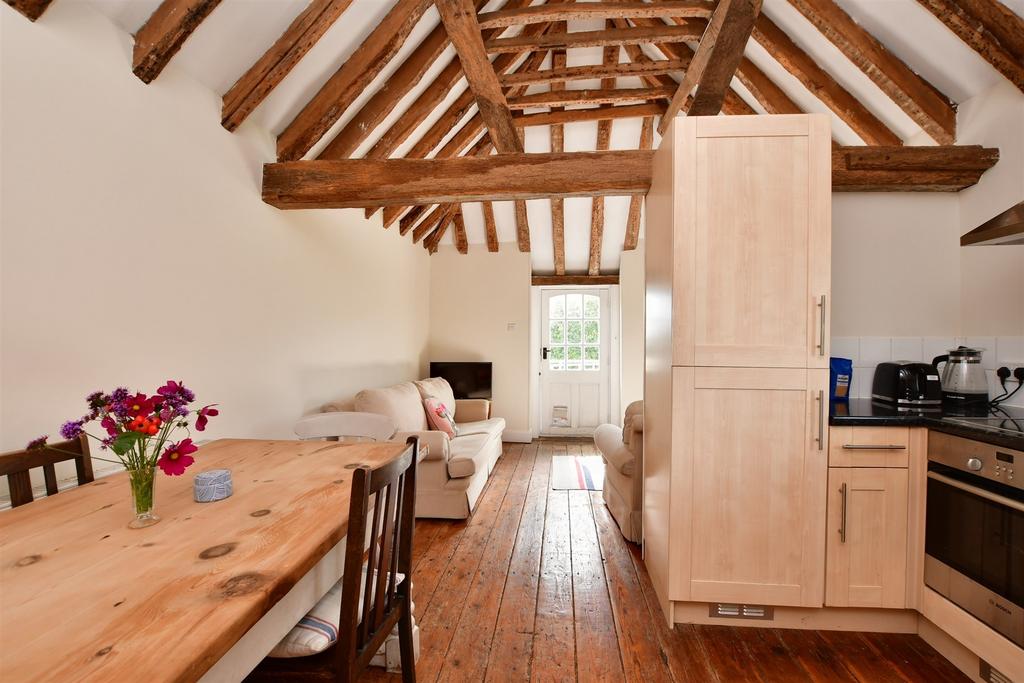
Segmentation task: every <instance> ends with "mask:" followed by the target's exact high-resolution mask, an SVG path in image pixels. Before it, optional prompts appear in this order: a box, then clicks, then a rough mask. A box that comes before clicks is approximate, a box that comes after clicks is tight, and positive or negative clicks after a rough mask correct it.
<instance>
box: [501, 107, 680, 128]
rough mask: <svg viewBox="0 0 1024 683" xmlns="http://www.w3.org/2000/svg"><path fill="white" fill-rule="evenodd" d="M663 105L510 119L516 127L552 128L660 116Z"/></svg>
mask: <svg viewBox="0 0 1024 683" xmlns="http://www.w3.org/2000/svg"><path fill="white" fill-rule="evenodd" d="M664 111H665V105H664V104H660V103H650V104H627V105H623V106H619V107H591V108H589V109H560V108H554V109H552V110H551V111H546V112H537V113H535V114H516V115H514V116H513V117H512V120H513V121H515V124H516V126H518V127H523V128H529V127H530V126H553V125H559V124H563V123H575V122H577V121H604V120H608V119H634V118H643V117H645V116H661V114H662V112H664Z"/></svg>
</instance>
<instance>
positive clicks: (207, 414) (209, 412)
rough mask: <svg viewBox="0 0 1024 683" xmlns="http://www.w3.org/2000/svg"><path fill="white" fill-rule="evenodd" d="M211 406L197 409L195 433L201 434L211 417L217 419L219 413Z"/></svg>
mask: <svg viewBox="0 0 1024 683" xmlns="http://www.w3.org/2000/svg"><path fill="white" fill-rule="evenodd" d="M215 405H217V404H216V403H215V404H213V405H208V406H204V407H202V408H200V409H199V416H198V417H196V431H197V432H202V431H205V430H206V423H207V422H209V421H210V418H211V417H217V416H218V415H220V411H219V410H217V409H216V408H215V407H214V406H215Z"/></svg>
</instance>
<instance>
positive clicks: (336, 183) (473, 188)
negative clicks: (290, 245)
mask: <svg viewBox="0 0 1024 683" xmlns="http://www.w3.org/2000/svg"><path fill="white" fill-rule="evenodd" d="M652 159H653V152H650V151H643V150H637V151H610V152H569V153H565V152H563V153H559V154H556V153H550V154H500V155H495V156H482V157H456V158H453V159H387V160H377V159H343V160H338V161H321V160H315V161H292V162H280V163H275V164H266V165H264V167H263V200H264V201H265V202H267V203H268V204H271V205H273V206H276V207H278V208H280V209H344V208H353V207H367V206H394V205H410V206H411V205H417V204H453V203H454V204H458V203H462V202H478V201H507V200H526V199H544V198H551V197H594V196H616V195H634V194H645V193H646V192H647V190H648V189H649V188H650V183H651V173H652V167H651V162H652ZM998 159H999V150H997V149H992V148H986V147H981V146H934V147H901V146H892V147H865V146H853V147H834V148H833V150H832V188H833V190H835V191H841V192H842V191H847V192H857V191H861V192H903V191H931V192H935V191H957V190H961V189H963V188H965V187H969V186H970V185H973V184H974V183H976V182H978V179H979V178H980V177H981V175H982V174H983V173H984V172H985V171H986V170H987V169H989V168H991V167H992V166H993V165H994V164H995V163H996V162H997V161H998Z"/></svg>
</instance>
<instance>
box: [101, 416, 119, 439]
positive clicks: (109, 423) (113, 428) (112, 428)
mask: <svg viewBox="0 0 1024 683" xmlns="http://www.w3.org/2000/svg"><path fill="white" fill-rule="evenodd" d="M100 426H101V427H103V428H104V429H105V430H107V435H108V436H116V435H117V423H116V422H115V421H114V418H112V417H110V416H109V415H104V416H103V419H102V420H100Z"/></svg>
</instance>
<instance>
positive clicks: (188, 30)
mask: <svg viewBox="0 0 1024 683" xmlns="http://www.w3.org/2000/svg"><path fill="white" fill-rule="evenodd" d="M219 4H220V0H163V2H161V3H160V6H159V7H157V8H156V11H155V12H153V14H152V15H150V17H149V19H147V20H146V23H145V24H143V25H142V28H140V29H139V30H138V32H137V33H136V34H135V47H134V48H133V49H132V73H134V74H135V75H136V76H138V77H139V80H141V81H142V82H143V83H150V82H152V80H153V79H154V78H156V77H157V76H159V75H160V72H161V71H163V70H164V67H165V66H167V63H168V62H170V61H171V57H173V56H174V55H176V54H178V50H180V49H181V46H182V45H184V44H185V41H186V40H188V37H189V36H191V35H192V32H193V31H195V30H196V29H197V28H198V27H199V24H201V23H203V19H205V18H206V17H207V16H209V14H210V12H212V11H213V10H214V9H216V7H217V5H219Z"/></svg>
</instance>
